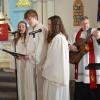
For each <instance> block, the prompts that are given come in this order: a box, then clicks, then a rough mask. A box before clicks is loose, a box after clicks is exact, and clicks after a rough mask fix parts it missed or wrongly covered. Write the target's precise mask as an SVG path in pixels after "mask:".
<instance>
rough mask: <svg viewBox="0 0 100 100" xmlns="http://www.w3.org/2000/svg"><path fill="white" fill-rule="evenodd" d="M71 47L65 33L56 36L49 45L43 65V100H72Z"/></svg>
mask: <svg viewBox="0 0 100 100" xmlns="http://www.w3.org/2000/svg"><path fill="white" fill-rule="evenodd" d="M69 74H70V71H69V48H68V41H67V40H66V38H65V36H64V35H63V34H61V33H60V34H58V35H57V36H55V37H54V39H53V40H52V41H51V43H50V44H49V46H48V52H47V58H46V61H45V63H44V66H43V73H42V75H43V77H44V85H43V94H44V95H43V100H70V97H69Z"/></svg>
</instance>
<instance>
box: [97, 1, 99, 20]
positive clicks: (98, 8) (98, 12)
mask: <svg viewBox="0 0 100 100" xmlns="http://www.w3.org/2000/svg"><path fill="white" fill-rule="evenodd" d="M97 21H100V0H98V15H97Z"/></svg>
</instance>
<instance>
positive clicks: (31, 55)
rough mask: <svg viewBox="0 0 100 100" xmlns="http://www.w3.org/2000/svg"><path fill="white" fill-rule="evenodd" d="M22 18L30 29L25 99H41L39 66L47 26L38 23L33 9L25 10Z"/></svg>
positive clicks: (43, 58)
mask: <svg viewBox="0 0 100 100" xmlns="http://www.w3.org/2000/svg"><path fill="white" fill-rule="evenodd" d="M24 18H25V20H26V21H27V22H28V24H29V25H30V26H31V29H32V30H31V31H30V32H29V35H28V36H27V37H28V42H27V55H28V56H26V64H27V67H26V69H27V70H26V71H27V72H26V73H27V74H26V77H27V82H26V84H25V85H26V87H27V88H26V91H25V92H26V93H25V95H26V98H27V99H26V100H36V99H37V100H42V96H43V94H42V93H43V79H42V75H41V73H42V72H41V69H42V68H41V66H42V65H43V63H44V60H45V58H46V52H47V41H46V38H47V28H46V27H44V25H42V24H41V23H39V21H38V15H37V12H36V11H35V10H32V9H30V10H28V11H26V13H25V14H24ZM39 29H41V31H40V32H37V33H35V34H34V32H35V31H38V30H39ZM32 31H33V33H32ZM34 97H35V98H34Z"/></svg>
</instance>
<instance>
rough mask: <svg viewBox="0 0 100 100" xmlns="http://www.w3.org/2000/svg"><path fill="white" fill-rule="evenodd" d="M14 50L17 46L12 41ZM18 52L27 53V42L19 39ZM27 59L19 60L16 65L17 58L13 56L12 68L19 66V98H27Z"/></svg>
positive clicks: (23, 99) (19, 99)
mask: <svg viewBox="0 0 100 100" xmlns="http://www.w3.org/2000/svg"><path fill="white" fill-rule="evenodd" d="M11 50H12V51H15V46H14V45H13V43H12V48H11ZM16 52H17V53H21V54H26V43H24V41H23V40H21V39H19V40H18V42H17V45H16ZM25 66H26V65H25V60H23V59H22V60H17V59H16V66H15V58H14V57H13V56H11V67H10V68H11V69H15V67H16V68H17V84H18V100H25V92H24V91H25V90H24V83H25Z"/></svg>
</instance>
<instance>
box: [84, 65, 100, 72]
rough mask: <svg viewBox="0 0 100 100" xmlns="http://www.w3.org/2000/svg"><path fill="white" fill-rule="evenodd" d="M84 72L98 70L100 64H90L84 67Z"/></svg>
mask: <svg viewBox="0 0 100 100" xmlns="http://www.w3.org/2000/svg"><path fill="white" fill-rule="evenodd" d="M85 69H86V70H89V69H91V70H100V63H90V64H88V66H86V67H85Z"/></svg>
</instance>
